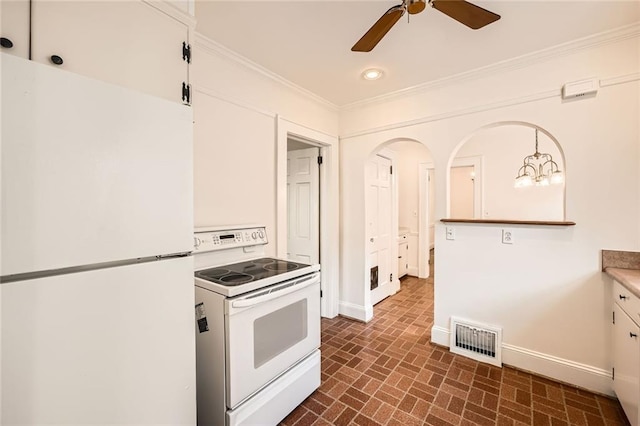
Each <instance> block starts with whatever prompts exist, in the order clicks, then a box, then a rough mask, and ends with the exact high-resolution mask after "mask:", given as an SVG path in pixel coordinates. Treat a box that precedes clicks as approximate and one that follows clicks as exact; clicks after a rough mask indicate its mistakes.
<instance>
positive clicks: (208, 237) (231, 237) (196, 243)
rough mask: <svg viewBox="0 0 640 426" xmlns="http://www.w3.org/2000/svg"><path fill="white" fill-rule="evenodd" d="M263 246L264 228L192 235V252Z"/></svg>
mask: <svg viewBox="0 0 640 426" xmlns="http://www.w3.org/2000/svg"><path fill="white" fill-rule="evenodd" d="M263 244H267V231H266V229H265V227H264V226H260V227H251V228H238V229H224V230H217V229H216V230H206V229H205V230H196V232H195V233H194V234H193V249H194V252H204V251H214V250H223V249H230V248H235V247H246V246H255V245H263Z"/></svg>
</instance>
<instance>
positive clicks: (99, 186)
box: [0, 54, 193, 276]
mask: <svg viewBox="0 0 640 426" xmlns="http://www.w3.org/2000/svg"><path fill="white" fill-rule="evenodd" d="M0 59H1V64H2V65H1V66H2V73H1V74H2V83H1V84H2V125H1V127H2V160H1V161H2V163H1V164H2V175H1V182H2V228H1V229H2V236H1V238H2V239H1V244H2V248H3V250H2V257H1V265H2V271H0V275H2V276H7V275H12V274H18V273H29V272H34V271H47V270H54V269H61V268H67V267H73V266H80V265H89V264H95V263H102V262H111V261H120V260H127V259H135V258H142V257H147V256H154V255H159V254H170V253H179V252H189V251H191V250H192V248H193V238H192V237H193V234H192V232H193V158H192V157H193V147H192V121H193V120H192V111H191V108H189V107H186V106H183V105H179V104H176V103H172V102H169V101H166V100H163V99H158V98H154V97H152V96H148V95H145V94H142V93H138V92H135V91H132V90H129V89H125V88H122V87H118V86H114V85H111V84H107V83H104V82H100V81H97V80H92V79H89V78H86V77H83V76H79V75H76V74H73V73H70V72H67V71H63V70H59V69H55V68H53V67H50V66H46V65H42V64H38V63H36V62H32V61H26V60H23V59H21V58H18V57H15V56H11V55H7V54H2V58H0ZM176 90H177V89H176Z"/></svg>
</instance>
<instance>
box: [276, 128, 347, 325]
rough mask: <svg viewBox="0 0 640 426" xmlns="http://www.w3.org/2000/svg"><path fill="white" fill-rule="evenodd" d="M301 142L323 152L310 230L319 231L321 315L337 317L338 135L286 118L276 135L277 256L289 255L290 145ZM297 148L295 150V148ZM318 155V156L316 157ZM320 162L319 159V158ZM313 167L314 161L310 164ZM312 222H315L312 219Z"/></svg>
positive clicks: (338, 239) (338, 236)
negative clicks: (315, 215)
mask: <svg viewBox="0 0 640 426" xmlns="http://www.w3.org/2000/svg"><path fill="white" fill-rule="evenodd" d="M290 141H291V143H292V144H296V143H301V144H303V146H300V148H301V149H307V148H313V149H315V150H316V152H319V153H320V156H321V157H322V164H320V170H319V197H318V199H319V200H322V202H318V206H319V221H318V225H317V226H316V225H311V224H310V225H309V227H310V228H309V229H318V232H319V230H322V232H319V238H318V241H319V243H318V244H317V245H316V246H318V247H319V255H318V256H319V258H318V259H319V260H318V261H319V263H320V265H321V275H320V280H321V281H320V295H321V296H320V314H321V315H322V316H323V317H327V318H333V317H335V316H336V315H338V291H339V266H340V258H339V253H340V248H339V242H340V228H339V217H340V216H339V194H340V187H339V168H338V152H339V150H338V138H337V137H336V136H332V135H328V134H326V133H322V132H319V131H316V130H313V129H311V128H309V127H306V126H302V125H299V124H297V123H294V122H292V121H290V120H287V119H285V118H283V117H277V137H276V239H275V247H274V246H273V245H272V246H271V247H272V249H273V248H275V255H276V256H278V257H280V258H286V257H288V255H287V253H289V249H288V247H287V246H288V234H289V231H288V230H289V226H288V225H289V220H288V216H289V200H288V198H289V197H288V195H287V180H288V179H287V169H288V167H287V162H288V160H287V155H288V153H289V151H288V145H289V142H290ZM294 151H295V150H294ZM316 158H317V157H316ZM316 164H317V159H316ZM309 166H311V164H309ZM309 223H311V221H309Z"/></svg>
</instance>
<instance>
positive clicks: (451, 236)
mask: <svg viewBox="0 0 640 426" xmlns="http://www.w3.org/2000/svg"><path fill="white" fill-rule="evenodd" d="M445 232H446V236H447V240H455V239H456V228H454V227H453V226H447V227H446V228H445Z"/></svg>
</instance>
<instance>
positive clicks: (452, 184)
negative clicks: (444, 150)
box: [447, 156, 482, 219]
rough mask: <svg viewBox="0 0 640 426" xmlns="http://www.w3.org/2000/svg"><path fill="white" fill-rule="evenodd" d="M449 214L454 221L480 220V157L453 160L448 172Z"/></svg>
mask: <svg viewBox="0 0 640 426" xmlns="http://www.w3.org/2000/svg"><path fill="white" fill-rule="evenodd" d="M449 188H450V191H449V214H448V216H447V217H449V218H455V219H481V218H482V157H480V156H475V157H461V158H455V159H454V160H453V163H452V164H451V168H450V170H449Z"/></svg>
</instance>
